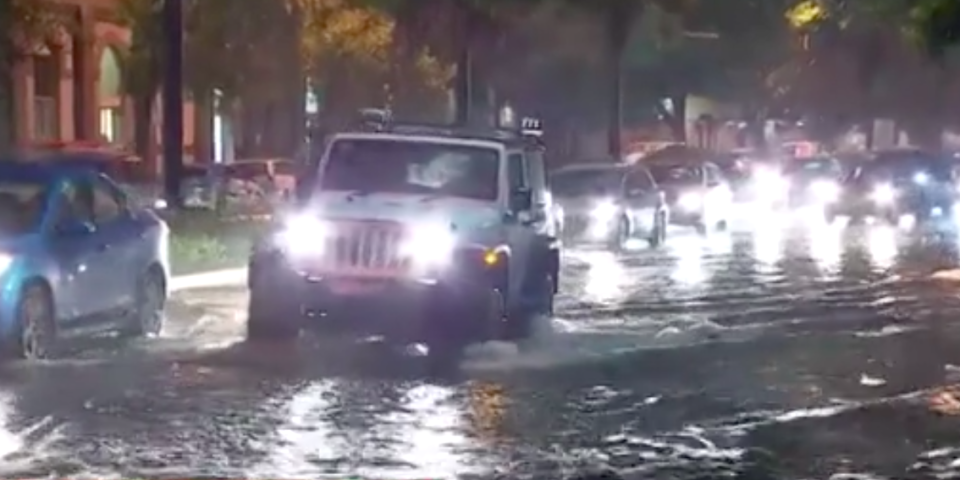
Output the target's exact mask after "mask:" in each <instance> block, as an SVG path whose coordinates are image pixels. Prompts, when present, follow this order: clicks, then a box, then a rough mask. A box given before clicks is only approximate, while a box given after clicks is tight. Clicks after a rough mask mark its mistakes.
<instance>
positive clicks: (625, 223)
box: [609, 217, 630, 252]
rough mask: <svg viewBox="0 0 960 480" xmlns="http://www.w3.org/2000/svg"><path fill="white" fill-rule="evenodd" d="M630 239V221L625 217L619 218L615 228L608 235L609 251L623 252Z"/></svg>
mask: <svg viewBox="0 0 960 480" xmlns="http://www.w3.org/2000/svg"><path fill="white" fill-rule="evenodd" d="M629 239H630V220H628V219H627V217H620V219H619V220H617V227H616V229H615V230H614V231H613V233H612V234H611V235H610V241H609V246H610V249H611V250H613V251H615V252H617V251H620V250H623V248H624V247H625V246H626V245H627V241H628V240H629Z"/></svg>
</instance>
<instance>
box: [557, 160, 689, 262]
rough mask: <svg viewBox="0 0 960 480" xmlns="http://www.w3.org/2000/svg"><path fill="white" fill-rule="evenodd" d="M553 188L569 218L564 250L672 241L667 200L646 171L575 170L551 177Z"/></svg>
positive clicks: (614, 168)
mask: <svg viewBox="0 0 960 480" xmlns="http://www.w3.org/2000/svg"><path fill="white" fill-rule="evenodd" d="M550 188H551V193H552V194H553V199H554V201H555V202H556V203H557V204H558V205H559V206H560V208H561V210H562V212H563V214H562V222H561V232H560V237H561V238H562V239H563V241H564V244H601V245H606V246H608V247H609V248H611V249H614V250H619V249H621V248H623V247H625V246H627V244H628V243H629V242H630V240H632V239H642V240H644V241H646V242H648V243H649V244H650V245H651V246H654V247H656V246H659V245H661V244H662V243H663V242H664V241H665V240H666V237H667V224H668V222H669V218H670V214H669V210H668V208H667V206H666V199H665V197H664V195H663V192H661V191H660V189H659V188H658V187H657V184H656V182H654V180H653V177H651V176H650V172H649V171H648V170H647V168H646V167H644V166H642V165H623V164H610V163H605V164H604V163H601V164H597V163H589V164H582V165H571V166H568V167H564V168H562V169H560V170H557V171H556V172H554V173H553V174H552V175H551V176H550Z"/></svg>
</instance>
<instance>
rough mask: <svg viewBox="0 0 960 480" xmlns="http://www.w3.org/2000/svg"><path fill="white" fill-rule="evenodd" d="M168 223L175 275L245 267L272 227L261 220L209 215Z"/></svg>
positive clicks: (181, 217)
mask: <svg viewBox="0 0 960 480" xmlns="http://www.w3.org/2000/svg"><path fill="white" fill-rule="evenodd" d="M168 222H169V225H170V232H171V235H170V263H171V266H172V269H173V273H174V274H175V275H182V274H185V273H192V272H200V271H205V270H213V269H220V268H237V267H242V266H243V265H245V264H246V261H247V257H248V255H249V253H250V250H251V248H252V247H253V244H254V242H255V241H256V240H257V238H259V237H260V236H261V235H262V234H263V232H265V231H266V229H267V225H268V224H267V223H266V222H265V221H263V219H259V218H239V217H238V218H222V217H218V216H217V215H215V214H213V213H210V212H205V211H204V212H183V213H179V214H177V215H176V216H175V217H173V218H171V219H169V220H168Z"/></svg>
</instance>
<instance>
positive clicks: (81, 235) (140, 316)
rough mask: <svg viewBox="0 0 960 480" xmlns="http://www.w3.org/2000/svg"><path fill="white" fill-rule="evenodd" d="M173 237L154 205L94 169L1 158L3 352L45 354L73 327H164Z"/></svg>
mask: <svg viewBox="0 0 960 480" xmlns="http://www.w3.org/2000/svg"><path fill="white" fill-rule="evenodd" d="M168 238H169V231H168V229H167V227H166V225H165V224H164V223H163V221H162V220H160V219H159V218H158V217H157V216H156V215H155V214H154V213H153V212H152V211H150V210H146V209H140V208H137V207H135V206H133V205H132V204H131V203H130V201H129V200H128V198H127V196H126V195H125V194H124V193H123V191H122V190H121V189H120V187H118V186H117V185H116V184H115V183H114V182H113V181H112V180H110V179H109V178H108V177H106V176H104V175H102V174H98V173H97V172H95V171H93V170H91V169H86V168H80V167H71V166H69V165H66V164H58V165H53V164H43V163H27V162H20V161H16V160H6V161H3V162H2V163H0V252H2V253H0V291H2V292H3V295H2V296H0V340H2V342H3V345H2V349H3V352H4V353H6V354H8V355H10V356H14V357H19V358H26V359H41V358H45V357H47V356H49V355H50V354H51V352H52V351H53V348H54V346H55V344H56V338H57V336H58V335H62V334H65V333H67V332H70V331H73V330H77V329H83V330H85V331H89V330H102V329H115V330H120V331H122V332H125V333H129V334H135V335H147V334H156V333H158V332H159V331H160V329H161V327H162V325H163V318H164V316H163V311H164V305H165V302H166V298H167V278H168V272H169V264H168V253H167V245H168Z"/></svg>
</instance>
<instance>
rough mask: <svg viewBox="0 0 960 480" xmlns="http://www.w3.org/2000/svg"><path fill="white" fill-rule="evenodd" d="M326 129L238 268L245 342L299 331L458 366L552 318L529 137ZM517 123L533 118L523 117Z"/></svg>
mask: <svg viewBox="0 0 960 480" xmlns="http://www.w3.org/2000/svg"><path fill="white" fill-rule="evenodd" d="M366 113H367V114H366V115H365V116H364V120H365V121H364V123H363V124H362V125H363V128H359V129H357V130H355V131H345V132H341V133H337V134H335V135H333V136H332V137H331V138H330V140H329V142H328V144H327V146H326V148H325V149H324V152H323V154H322V157H321V158H320V160H319V161H318V162H317V164H316V165H317V167H316V171H315V172H314V174H313V176H312V178H310V179H308V181H305V182H302V183H301V188H303V190H301V191H300V192H298V199H299V200H298V202H297V205H296V207H294V208H292V211H291V212H290V213H288V214H287V215H284V216H283V218H281V219H278V220H277V221H276V226H275V228H273V229H271V233H270V234H268V235H266V236H265V237H264V238H263V239H262V240H261V241H259V242H258V243H257V245H256V246H255V247H254V250H253V252H252V254H251V257H250V261H249V273H248V285H249V289H250V301H249V302H250V303H249V311H248V313H249V315H248V324H247V337H248V339H249V340H261V339H290V338H294V337H296V336H298V335H299V333H300V332H301V330H303V329H309V330H312V331H315V332H318V333H319V334H320V335H338V336H344V337H346V338H353V339H365V338H379V339H382V340H384V341H387V342H389V343H391V344H397V345H410V344H422V345H425V346H426V347H427V350H428V354H427V355H428V358H436V359H442V360H443V361H445V362H448V361H450V360H453V359H459V358H460V355H462V352H463V350H464V349H465V348H466V347H467V346H468V345H470V344H473V343H479V342H485V341H490V340H519V339H523V338H524V337H527V336H529V335H530V334H531V323H532V321H533V319H534V318H535V317H537V316H541V315H550V314H552V310H553V298H554V296H555V294H556V293H557V277H558V273H559V262H560V260H559V259H560V255H559V242H558V241H557V240H556V238H555V237H556V232H555V231H554V228H553V225H555V222H554V221H553V219H551V218H550V212H552V211H553V209H552V208H551V207H552V206H551V205H550V198H549V197H550V196H549V194H548V193H547V188H546V175H545V166H544V159H543V154H544V147H543V144H542V142H541V141H540V136H539V135H538V133H539V132H537V131H535V130H531V129H529V128H528V129H518V130H516V131H511V130H502V129H481V130H477V129H467V128H453V127H436V126H423V125H412V124H401V123H397V122H394V121H393V120H392V119H390V118H389V115H387V114H383V115H382V116H380V117H379V119H377V120H376V121H371V120H370V118H369V112H366ZM523 123H524V124H525V125H526V126H528V127H529V126H536V122H533V121H530V120H525V121H524V122H523Z"/></svg>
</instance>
